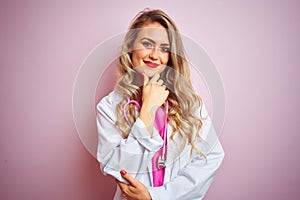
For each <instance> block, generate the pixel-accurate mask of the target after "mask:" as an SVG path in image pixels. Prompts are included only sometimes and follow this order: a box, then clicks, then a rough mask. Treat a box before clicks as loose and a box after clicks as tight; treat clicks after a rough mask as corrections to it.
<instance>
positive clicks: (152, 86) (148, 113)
mask: <svg viewBox="0 0 300 200" xmlns="http://www.w3.org/2000/svg"><path fill="white" fill-rule="evenodd" d="M143 76H144V87H143V91H142V93H143V94H142V95H143V96H142V101H143V104H142V108H141V111H140V116H139V117H140V118H141V120H142V121H143V122H144V123H145V125H146V126H148V127H149V126H150V129H151V126H153V122H154V118H155V113H156V110H157V109H158V108H159V107H160V106H161V105H162V104H163V103H164V102H165V101H166V99H167V98H168V95H169V91H168V90H167V89H166V86H165V85H163V80H161V79H159V74H158V73H156V74H155V75H154V76H153V77H152V78H151V79H150V80H149V78H148V76H147V75H145V74H143Z"/></svg>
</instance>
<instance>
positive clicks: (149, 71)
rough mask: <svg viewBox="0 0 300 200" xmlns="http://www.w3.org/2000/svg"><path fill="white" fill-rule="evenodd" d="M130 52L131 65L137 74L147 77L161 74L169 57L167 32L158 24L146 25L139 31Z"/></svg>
mask: <svg viewBox="0 0 300 200" xmlns="http://www.w3.org/2000/svg"><path fill="white" fill-rule="evenodd" d="M131 52H132V57H131V60H132V64H133V66H134V68H135V69H136V70H137V71H138V72H140V73H144V74H145V75H147V76H148V77H152V76H153V75H154V74H155V73H161V72H162V71H163V70H164V69H165V68H166V65H167V63H168V61H169V57H170V42H169V37H168V33H167V30H166V29H165V28H164V27H163V26H162V25H161V24H159V23H158V22H152V23H147V24H146V25H144V26H143V27H142V28H141V29H140V31H139V33H138V35H137V38H136V39H135V41H134V43H133V48H132V49H131Z"/></svg>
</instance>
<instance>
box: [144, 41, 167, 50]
mask: <svg viewBox="0 0 300 200" xmlns="http://www.w3.org/2000/svg"><path fill="white" fill-rule="evenodd" d="M142 44H143V46H144V47H146V48H147V49H151V48H153V44H152V43H150V42H142ZM160 50H161V51H163V52H170V48H169V47H161V48H160Z"/></svg>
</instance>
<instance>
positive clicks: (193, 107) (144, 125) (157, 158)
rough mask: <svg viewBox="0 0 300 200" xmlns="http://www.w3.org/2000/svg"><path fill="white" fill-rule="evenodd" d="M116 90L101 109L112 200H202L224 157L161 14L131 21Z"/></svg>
mask: <svg viewBox="0 0 300 200" xmlns="http://www.w3.org/2000/svg"><path fill="white" fill-rule="evenodd" d="M118 67H119V72H120V78H119V80H118V82H117V84H116V87H115V90H114V91H112V92H111V93H110V94H109V95H108V96H106V97H104V98H103V99H102V100H101V101H100V102H99V104H98V105H97V110H98V115H97V127H98V133H99V142H98V152H97V158H98V161H99V162H100V166H101V170H102V172H103V173H104V174H109V175H111V176H113V177H114V178H115V179H116V180H117V184H118V187H117V191H116V193H115V197H114V199H132V200H137V199H141V200H147V199H153V200H155V199H163V200H167V199H172V200H174V199H180V200H183V199H188V200H192V199H202V198H203V197H204V195H205V193H206V192H207V190H208V188H209V186H210V184H211V182H212V179H213V176H214V175H215V173H216V171H217V169H218V168H219V166H220V165H221V163H222V160H223V158H224V151H223V149H222V147H221V145H220V143H219V141H218V140H217V141H216V142H215V144H214V145H213V146H209V149H210V150H209V151H207V150H205V148H207V143H206V142H205V139H206V138H207V137H209V135H211V134H214V135H215V132H214V129H213V127H212V125H211V120H210V118H209V117H208V116H207V111H206V110H205V108H204V106H203V105H202V101H201V99H200V97H199V96H198V95H197V94H196V93H195V91H194V89H193V87H192V84H191V82H190V72H189V66H188V63H187V61H186V58H185V55H184V48H183V44H182V40H181V37H180V35H179V34H178V29H177V27H176V26H175V24H174V22H173V21H172V19H171V18H170V17H169V16H168V15H167V14H165V13H164V12H162V11H160V10H152V11H144V12H141V13H139V15H138V16H137V17H136V18H135V19H134V21H133V22H132V24H131V26H130V28H129V31H128V33H127V34H126V36H125V39H124V43H123V45H122V49H121V54H120V57H119V59H118Z"/></svg>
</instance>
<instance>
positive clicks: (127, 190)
mask: <svg viewBox="0 0 300 200" xmlns="http://www.w3.org/2000/svg"><path fill="white" fill-rule="evenodd" d="M142 28H143V29H142V30H141V31H140V32H139V34H138V36H137V38H136V40H135V41H134V43H133V49H131V52H132V58H131V59H132V63H133V66H134V67H135V69H136V70H137V71H138V72H139V73H141V74H142V75H143V77H144V87H143V91H142V100H143V104H142V107H141V110H140V114H139V118H140V119H141V120H142V121H143V122H144V124H145V125H146V127H147V129H148V132H149V134H150V135H152V130H153V125H154V120H155V113H156V110H157V109H158V108H159V107H160V106H161V105H163V103H164V102H165V101H166V99H167V97H168V95H169V91H168V90H167V89H166V86H164V85H163V81H162V80H161V79H160V77H159V74H160V73H161V72H162V71H163V70H164V69H165V68H166V65H167V63H168V61H169V58H170V53H169V48H170V43H169V38H168V34H167V31H166V29H165V28H164V27H163V26H162V25H161V24H159V23H157V22H152V23H147V24H145V25H144V26H143V27H142ZM145 61H146V62H147V61H148V62H149V61H150V62H152V63H156V64H159V66H158V67H156V68H151V67H149V66H147V65H146V64H145ZM121 175H122V177H123V178H124V179H125V180H127V181H128V184H126V183H122V182H120V181H118V180H117V183H118V185H119V187H120V189H121V190H122V194H123V196H124V197H126V199H129V200H151V196H150V194H149V192H148V189H147V187H146V186H145V185H144V184H143V183H141V182H140V181H138V180H136V179H134V178H133V177H132V176H130V174H128V173H126V174H122V173H121Z"/></svg>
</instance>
